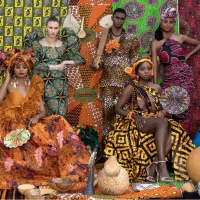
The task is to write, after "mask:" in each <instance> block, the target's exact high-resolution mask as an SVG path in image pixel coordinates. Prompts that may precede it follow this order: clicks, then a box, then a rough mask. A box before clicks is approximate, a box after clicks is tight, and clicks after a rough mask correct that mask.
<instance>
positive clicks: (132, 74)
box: [124, 57, 154, 78]
mask: <svg viewBox="0 0 200 200" xmlns="http://www.w3.org/2000/svg"><path fill="white" fill-rule="evenodd" d="M143 62H148V63H150V64H151V66H152V69H153V68H154V64H153V62H152V61H151V59H150V58H149V57H145V58H141V59H140V60H138V61H137V62H135V63H134V64H133V66H132V67H126V68H125V69H124V71H125V72H126V73H127V74H128V75H129V76H130V77H131V78H135V76H136V74H135V68H136V67H137V66H138V65H139V64H140V63H143Z"/></svg>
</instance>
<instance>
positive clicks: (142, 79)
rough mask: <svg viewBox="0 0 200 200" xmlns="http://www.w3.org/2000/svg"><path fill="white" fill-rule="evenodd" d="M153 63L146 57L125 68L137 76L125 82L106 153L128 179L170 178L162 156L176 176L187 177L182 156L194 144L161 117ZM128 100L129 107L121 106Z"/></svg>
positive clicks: (173, 124) (178, 177) (154, 179)
mask: <svg viewBox="0 0 200 200" xmlns="http://www.w3.org/2000/svg"><path fill="white" fill-rule="evenodd" d="M152 67H153V63H152V61H151V60H150V59H149V58H144V59H141V60H139V61H138V62H136V63H135V64H134V65H133V68H126V69H125V71H126V72H127V73H128V74H130V75H131V76H135V74H137V76H138V77H139V80H138V81H136V80H134V81H133V82H132V84H130V85H127V86H126V87H125V89H124V91H123V94H122V96H121V97H120V99H119V101H118V103H117V105H116V112H117V113H118V114H119V115H121V116H122V117H121V118H119V120H118V122H117V123H115V125H114V130H113V131H111V132H110V133H109V134H108V135H107V136H106V138H105V149H104V152H105V154H106V156H111V155H114V156H116V157H117V159H118V162H119V163H120V164H121V165H122V166H123V167H124V168H125V169H126V170H127V171H128V173H129V178H130V181H135V180H144V179H147V180H148V181H151V182H155V181H156V178H157V180H158V181H164V182H172V181H173V180H172V179H171V178H170V177H169V173H168V170H167V165H166V160H168V161H170V162H171V163H172V165H173V169H174V174H175V179H176V180H188V179H189V177H188V175H187V172H186V160H187V158H188V155H189V153H190V152H191V151H192V150H193V149H194V148H195V146H194V145H193V143H192V140H191V139H190V137H189V135H187V133H186V132H185V131H184V129H183V128H182V127H181V125H180V124H179V123H177V122H175V121H174V120H172V119H169V120H167V119H166V118H164V114H165V112H166V111H165V110H162V108H161V105H160V101H159V96H160V92H161V88H160V86H159V85H157V84H154V83H152V82H151V81H149V80H150V78H151V77H152ZM128 102H130V103H131V110H126V109H125V108H124V106H125V105H126V104H127V103H128Z"/></svg>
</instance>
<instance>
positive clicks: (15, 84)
mask: <svg viewBox="0 0 200 200" xmlns="http://www.w3.org/2000/svg"><path fill="white" fill-rule="evenodd" d="M11 85H13V87H14V88H16V87H17V86H18V85H19V83H18V80H17V78H16V76H15V75H13V80H12V81H11Z"/></svg>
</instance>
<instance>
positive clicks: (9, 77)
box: [5, 69, 11, 83]
mask: <svg viewBox="0 0 200 200" xmlns="http://www.w3.org/2000/svg"><path fill="white" fill-rule="evenodd" d="M5 81H6V82H7V83H10V81H11V76H10V71H9V69H7V70H6V80H5Z"/></svg>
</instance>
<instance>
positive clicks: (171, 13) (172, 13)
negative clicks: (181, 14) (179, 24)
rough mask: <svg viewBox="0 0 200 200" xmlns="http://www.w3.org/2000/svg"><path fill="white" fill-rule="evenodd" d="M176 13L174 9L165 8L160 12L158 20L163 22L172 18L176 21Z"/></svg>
mask: <svg viewBox="0 0 200 200" xmlns="http://www.w3.org/2000/svg"><path fill="white" fill-rule="evenodd" d="M176 16H177V11H176V9H175V8H167V9H166V10H165V11H162V12H161V16H160V20H161V21H162V20H165V19H166V18H172V19H173V21H176Z"/></svg>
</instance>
